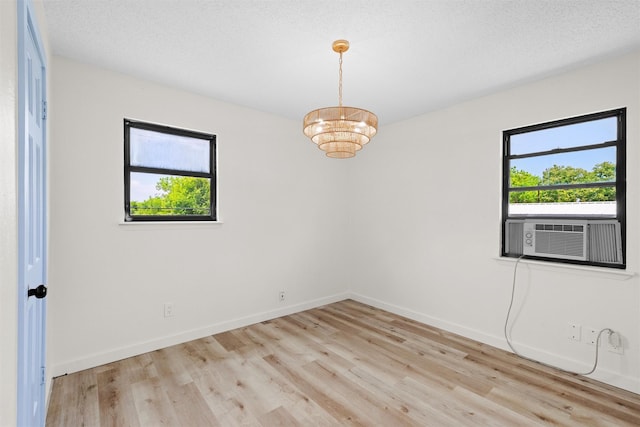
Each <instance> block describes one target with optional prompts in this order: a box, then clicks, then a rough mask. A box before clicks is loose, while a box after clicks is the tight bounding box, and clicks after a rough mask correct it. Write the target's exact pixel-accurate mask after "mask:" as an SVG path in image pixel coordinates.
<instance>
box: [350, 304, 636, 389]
mask: <svg viewBox="0 0 640 427" xmlns="http://www.w3.org/2000/svg"><path fill="white" fill-rule="evenodd" d="M349 297H350V298H351V299H353V300H354V301H358V302H361V303H363V304H367V305H370V306H372V307H376V308H379V309H382V310H385V311H388V312H390V313H394V314H397V315H400V316H404V317H407V318H409V319H412V320H415V321H418V322H420V323H424V324H426V325H430V326H434V327H436V328H439V329H443V330H445V331H448V332H453V333H455V334H458V335H461V336H463V337H466V338H470V339H472V340H474V341H479V342H481V343H484V344H488V345H490V346H493V347H496V348H500V349H502V350H506V351H509V352H511V349H509V347H508V346H507V343H506V340H505V339H504V337H503V336H502V335H500V336H496V335H491V334H487V333H486V332H483V331H480V330H477V329H473V328H469V327H467V326H463V325H459V324H457V323H454V322H450V321H447V320H443V319H439V318H437V317H433V316H429V315H427V314H424V313H420V312H417V311H414V310H411V309H408V308H406V307H401V306H398V305H394V304H389V303H386V302H384V301H380V300H377V299H375V298H370V297H367V296H365V295H361V294H357V293H351V294H350V296H349ZM513 345H514V347H515V348H516V350H518V353H520V354H523V355H525V356H526V357H527V358H529V359H532V360H537V361H541V362H543V363H546V364H549V365H552V366H558V367H561V368H564V369H567V370H572V371H577V372H586V371H588V370H589V369H591V368H592V366H593V365H589V364H586V363H584V362H582V361H578V360H573V359H568V358H566V357H563V356H561V355H558V354H554V353H549V352H546V351H543V350H540V349H537V348H535V347H530V346H528V345H526V344H524V343H521V342H517V341H516V342H514V343H513ZM589 378H592V379H595V380H598V381H601V382H603V383H606V384H609V385H612V386H614V387H618V388H622V389H624V390H628V391H631V392H633V393H638V394H640V379H636V378H632V377H629V376H625V375H622V374H620V373H618V372H615V371H611V370H608V369H604V368H600V367H598V369H597V370H596V371H595V372H594V373H593V374H591V375H589Z"/></svg>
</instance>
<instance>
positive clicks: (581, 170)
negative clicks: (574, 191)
mask: <svg viewBox="0 0 640 427" xmlns="http://www.w3.org/2000/svg"><path fill="white" fill-rule="evenodd" d="M510 166H511V167H510V171H511V178H510V185H511V186H512V187H525V186H533V185H555V184H574V183H587V182H602V181H609V182H614V181H615V180H616V147H606V148H598V149H594V150H583V151H571V152H566V153H558V154H549V155H545V156H536V157H525V158H521V159H513V160H511V162H510ZM524 177H528V178H529V179H523V178H524Z"/></svg>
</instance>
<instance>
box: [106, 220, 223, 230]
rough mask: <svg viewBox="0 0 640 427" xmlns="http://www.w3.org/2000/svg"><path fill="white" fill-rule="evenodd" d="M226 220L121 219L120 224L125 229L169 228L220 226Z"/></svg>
mask: <svg viewBox="0 0 640 427" xmlns="http://www.w3.org/2000/svg"><path fill="white" fill-rule="evenodd" d="M222 224H224V221H120V222H119V223H118V226H122V227H124V228H125V229H132V230H135V229H145V230H169V229H182V230H184V229H190V228H200V229H202V228H218V227H221V226H222Z"/></svg>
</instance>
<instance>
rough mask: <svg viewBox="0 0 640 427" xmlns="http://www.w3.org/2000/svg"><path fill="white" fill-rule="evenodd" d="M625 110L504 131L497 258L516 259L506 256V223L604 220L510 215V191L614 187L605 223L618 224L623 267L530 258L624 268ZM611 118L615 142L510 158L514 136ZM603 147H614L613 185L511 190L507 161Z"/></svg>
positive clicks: (596, 184)
mask: <svg viewBox="0 0 640 427" xmlns="http://www.w3.org/2000/svg"><path fill="white" fill-rule="evenodd" d="M626 111H627V109H626V107H624V108H617V109H613V110H607V111H601V112H597V113H591V114H585V115H581V116H575V117H570V118H565V119H560V120H554V121H550V122H545V123H540V124H534V125H529V126H524V127H520V128H514V129H509V130H505V131H503V132H502V153H503V154H502V200H501V203H502V220H501V247H500V255H501V256H503V257H516V256H519V255H513V254H509V253H507V252H506V242H505V238H506V226H507V225H506V224H507V220H513V219H516V220H521V219H541V220H546V219H561V220H567V219H568V220H594V219H603V217H602V216H596V215H586V214H585V215H570V214H568V215H526V214H520V215H509V198H510V194H511V191H510V190H511V189H518V190H522V189H526V190H527V191H528V190H531V191H535V190H561V189H575V188H597V187H615V190H616V215H615V217H607V219H615V220H616V221H618V222H619V223H620V232H621V246H622V264H605V263H599V262H592V261H576V260H566V259H557V258H547V257H538V256H536V257H530V256H526V257H527V258H534V259H539V260H543V261H549V262H554V263H568V264H582V265H589V266H601V267H613V268H626V189H627V185H626V175H627V170H626V158H627V155H626V145H627V144H626V135H627V131H626ZM611 117H616V118H617V137H616V140H615V141H605V142H601V143H596V144H586V145H580V146H571V147H567V148H556V149H551V150H545V151H539V152H531V153H526V154H520V155H511V145H510V140H511V137H512V136H513V135H519V134H523V133H528V132H535V131H540V130H545V129H550V128H557V127H562V126H568V125H574V124H579V123H585V122H590V121H595V120H600V119H607V118H611ZM606 147H615V148H616V179H615V185H612V182H611V181H607V182H602V183H582V184H559V185H545V186H534V187H511V186H510V177H511V168H510V161H511V160H514V159H518V158H525V157H538V156H544V155H550V154H561V153H570V152H576V151H586V150H595V149H599V148H606Z"/></svg>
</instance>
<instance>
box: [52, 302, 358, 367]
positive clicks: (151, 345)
mask: <svg viewBox="0 0 640 427" xmlns="http://www.w3.org/2000/svg"><path fill="white" fill-rule="evenodd" d="M349 297H350V294H349V293H339V294H335V295H331V296H328V297H323V298H318V299H315V300H311V301H305V302H303V303H300V304H294V305H288V306H286V307H282V308H278V309H275V310H268V311H264V312H261V313H256V314H252V315H250V316H245V317H240V318H237V319H232V320H228V321H224V322H220V323H216V324H213V325H209V326H205V327H203V328H198V329H193V330H189V331H185V332H181V333H179V334H175V335H170V336H166V337H161V338H156V339H153V340H149V341H145V342H141V343H137V344H134V345H131V346H126V347H120V348H117V349H113V350H109V351H105V352H101V353H94V354H91V355H88V356H85V357H82V358H79V359H75V360H70V361H67V362H63V363H59V364H56V365H53V367H52V368H51V371H52V372H51V374H52V377H54V378H55V377H57V376H61V375H65V374H71V373H73V372H78V371H82V370H85V369H89V368H94V367H96V366H100V365H104V364H107V363H111V362H115V361H117V360H122V359H126V358H127V357H133V356H137V355H139V354H143V353H147V352H150V351H155V350H158V349H161V348H165V347H170V346H172V345H176V344H181V343H184V342H188V341H192V340H196V339H199V338H203V337H206V336H209V335H214V334H218V333H221V332H226V331H230V330H232V329H237V328H242V327H244V326H249V325H253V324H254V323H259V322H264V321H266V320H270V319H275V318H277V317H282V316H287V315H289V314H293V313H298V312H300V311H304V310H310V309H312V308H316V307H320V306H323V305H326V304H331V303H334V302H338V301H342V300H345V299H348V298H349Z"/></svg>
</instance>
